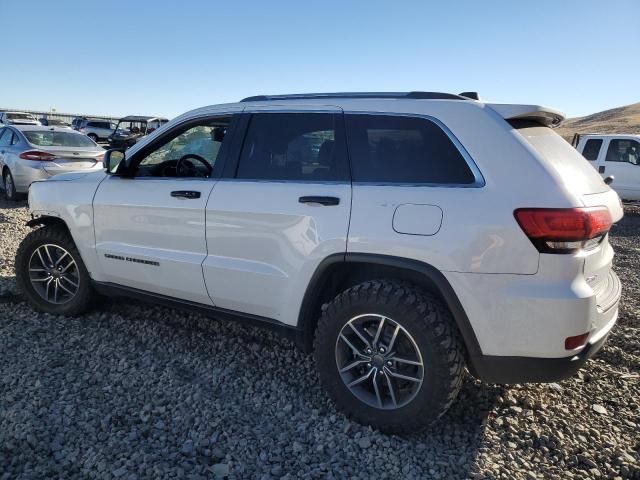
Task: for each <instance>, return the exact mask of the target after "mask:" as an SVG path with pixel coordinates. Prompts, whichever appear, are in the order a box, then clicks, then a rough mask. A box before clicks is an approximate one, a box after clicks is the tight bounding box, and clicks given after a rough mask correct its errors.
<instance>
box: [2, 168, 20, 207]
mask: <svg viewBox="0 0 640 480" xmlns="http://www.w3.org/2000/svg"><path fill="white" fill-rule="evenodd" d="M7 184H8V185H7ZM2 185H3V188H4V196H5V198H6V199H7V200H9V201H10V202H15V201H16V200H19V199H20V195H19V194H18V192H16V184H15V182H14V181H13V175H11V170H9V169H8V168H5V169H4V172H3V174H2Z"/></svg>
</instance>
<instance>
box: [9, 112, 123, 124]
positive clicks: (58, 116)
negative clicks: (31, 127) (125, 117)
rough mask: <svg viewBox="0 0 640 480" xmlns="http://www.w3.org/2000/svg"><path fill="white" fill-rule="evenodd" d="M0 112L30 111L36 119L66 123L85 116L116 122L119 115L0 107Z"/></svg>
mask: <svg viewBox="0 0 640 480" xmlns="http://www.w3.org/2000/svg"><path fill="white" fill-rule="evenodd" d="M0 112H22V113H30V114H31V115H33V116H35V117H36V118H37V119H38V120H40V119H41V118H43V117H44V118H51V119H55V120H62V121H63V122H66V123H71V121H72V120H73V119H74V118H76V117H87V118H101V119H104V120H109V121H111V122H117V121H118V120H119V119H120V117H109V116H107V115H87V114H81V113H62V112H44V111H38V110H24V109H22V108H0Z"/></svg>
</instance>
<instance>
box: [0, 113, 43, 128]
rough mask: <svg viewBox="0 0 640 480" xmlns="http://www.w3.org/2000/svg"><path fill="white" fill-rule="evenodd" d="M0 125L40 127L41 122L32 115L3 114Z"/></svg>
mask: <svg viewBox="0 0 640 480" xmlns="http://www.w3.org/2000/svg"><path fill="white" fill-rule="evenodd" d="M0 124H4V125H40V122H39V121H38V120H37V119H36V117H34V116H33V115H31V114H30V113H23V112H2V113H0Z"/></svg>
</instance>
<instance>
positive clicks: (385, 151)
mask: <svg viewBox="0 0 640 480" xmlns="http://www.w3.org/2000/svg"><path fill="white" fill-rule="evenodd" d="M346 121H347V132H348V133H347V135H348V144H349V154H350V156H351V168H352V173H353V180H354V181H356V182H358V181H359V182H393V183H436V184H437V183H441V184H470V183H473V182H474V181H475V178H474V176H473V173H472V172H471V169H470V168H469V166H468V165H467V162H466V161H465V159H464V157H463V156H462V154H461V153H460V152H459V151H458V149H457V148H456V146H455V145H454V144H453V142H452V141H451V140H450V139H449V137H448V136H447V135H446V134H445V133H444V132H443V131H442V129H441V128H440V127H439V126H438V125H436V124H435V123H433V122H431V121H429V120H426V119H422V118H414V117H401V116H385V115H347V116H346Z"/></svg>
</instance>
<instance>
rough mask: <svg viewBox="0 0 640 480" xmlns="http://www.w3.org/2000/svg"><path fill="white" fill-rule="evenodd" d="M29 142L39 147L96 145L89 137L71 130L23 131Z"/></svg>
mask: <svg viewBox="0 0 640 480" xmlns="http://www.w3.org/2000/svg"><path fill="white" fill-rule="evenodd" d="M22 133H24V136H25V137H27V140H29V143H31V144H33V145H37V146H39V147H95V146H96V144H95V143H93V141H92V140H91V139H90V138H89V137H85V136H84V135H81V134H79V133H71V132H48V131H30V132H29V131H27V132H25V131H23V132H22Z"/></svg>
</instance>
